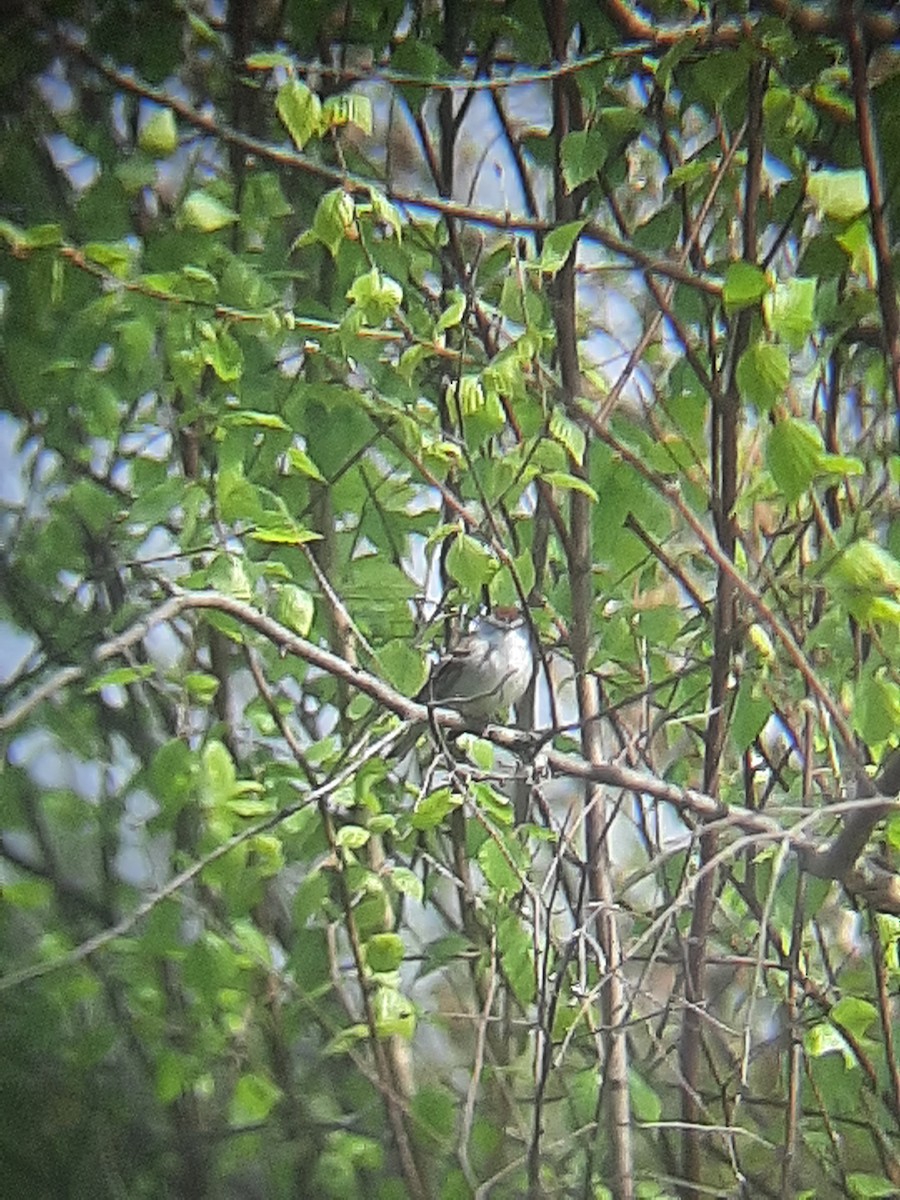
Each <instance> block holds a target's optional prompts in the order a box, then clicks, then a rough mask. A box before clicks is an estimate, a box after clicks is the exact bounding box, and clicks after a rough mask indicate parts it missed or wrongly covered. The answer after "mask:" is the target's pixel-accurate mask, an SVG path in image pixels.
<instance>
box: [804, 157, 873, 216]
mask: <svg viewBox="0 0 900 1200" xmlns="http://www.w3.org/2000/svg"><path fill="white" fill-rule="evenodd" d="M806 194H807V196H808V197H809V199H810V200H811V201H812V203H813V204H814V205H815V207H816V208H817V210H818V211H819V213H820V214H821V215H822V216H825V217H833V218H834V219H835V220H836V221H849V220H852V218H853V217H858V216H859V215H860V213H864V212H865V211H866V209H867V208H868V207H869V185H868V183H867V182H866V173H865V171H864V170H863V169H862V168H861V167H860V168H858V169H856V170H852V171H835V170H831V169H825V170H822V171H813V172H812V173H811V174H810V176H809V178H808V179H807V181H806Z"/></svg>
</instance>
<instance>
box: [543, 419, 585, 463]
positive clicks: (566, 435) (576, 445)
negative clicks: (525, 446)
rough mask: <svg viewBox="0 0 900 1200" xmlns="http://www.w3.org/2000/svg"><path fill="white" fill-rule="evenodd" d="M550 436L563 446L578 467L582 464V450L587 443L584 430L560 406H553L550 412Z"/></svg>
mask: <svg viewBox="0 0 900 1200" xmlns="http://www.w3.org/2000/svg"><path fill="white" fill-rule="evenodd" d="M550 436H551V437H552V438H554V439H555V440H556V441H557V442H559V443H560V445H562V446H565V448H566V449H567V450H568V452H569V454H570V455H571V456H572V458H573V459H574V460H575V462H576V463H578V465H579V467H581V466H583V465H584V451H585V447H586V445H587V437H586V435H585V432H584V430H583V429H582V427H581V426H580V425H579V424H578V423H577V422H576V421H573V420H572V418H571V417H569V416H567V415H566V413H565V412H564V411H563V410H562V409H561V408H554V410H553V411H552V412H551V414H550Z"/></svg>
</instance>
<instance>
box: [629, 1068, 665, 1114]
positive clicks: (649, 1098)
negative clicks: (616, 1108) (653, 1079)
mask: <svg viewBox="0 0 900 1200" xmlns="http://www.w3.org/2000/svg"><path fill="white" fill-rule="evenodd" d="M628 1094H629V1096H630V1098H631V1107H632V1109H633V1110H634V1115H635V1116H636V1117H637V1119H638V1120H639V1121H650V1122H653V1121H658V1120H659V1119H660V1117H661V1116H662V1101H661V1100H660V1098H659V1096H658V1095H657V1093H656V1092H655V1091H654V1090H653V1088H651V1087H650V1085H649V1084H648V1083H647V1082H646V1080H645V1079H644V1078H643V1077H642V1076H641V1075H639V1074H638V1073H637V1071H634V1070H631V1071H629V1072H628Z"/></svg>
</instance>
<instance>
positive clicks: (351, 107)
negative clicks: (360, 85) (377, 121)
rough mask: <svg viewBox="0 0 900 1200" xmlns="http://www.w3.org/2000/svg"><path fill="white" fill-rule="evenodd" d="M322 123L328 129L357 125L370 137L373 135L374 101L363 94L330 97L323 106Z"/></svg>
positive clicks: (350, 93) (352, 93)
mask: <svg viewBox="0 0 900 1200" xmlns="http://www.w3.org/2000/svg"><path fill="white" fill-rule="evenodd" d="M321 121H322V125H323V126H324V127H325V128H327V129H331V128H340V127H341V126H343V125H355V126H356V127H357V129H361V130H362V131H363V133H364V134H366V136H367V137H368V136H370V135H371V133H372V101H371V100H370V99H369V97H368V96H365V95H363V94H362V93H361V92H345V93H344V94H343V95H341V96H329V97H328V99H327V100H326V101H325V103H324V104H323V105H322V116H321Z"/></svg>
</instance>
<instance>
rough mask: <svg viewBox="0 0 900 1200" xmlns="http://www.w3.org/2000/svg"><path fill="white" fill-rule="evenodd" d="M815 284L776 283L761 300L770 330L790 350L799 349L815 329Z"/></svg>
mask: <svg viewBox="0 0 900 1200" xmlns="http://www.w3.org/2000/svg"><path fill="white" fill-rule="evenodd" d="M815 307H816V280H815V279H789V280H787V281H786V282H783V283H777V284H776V285H775V289H774V291H772V292H769V293H768V294H767V295H766V296H765V298H764V299H763V313H764V314H765V318H766V322H767V323H768V326H769V328H770V329H771V330H772V332H773V333H774V334H776V336H778V337H780V338H781V339H782V341H784V342H786V343H787V344H788V345H789V346H790V347H791V348H792V349H794V350H799V349H801V348H802V346H803V344H804V342H805V341H806V339H807V338H808V337H809V336H810V334H811V333H812V331H813V329H814V328H815V326H816V317H815Z"/></svg>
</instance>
